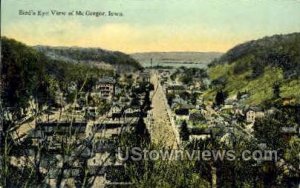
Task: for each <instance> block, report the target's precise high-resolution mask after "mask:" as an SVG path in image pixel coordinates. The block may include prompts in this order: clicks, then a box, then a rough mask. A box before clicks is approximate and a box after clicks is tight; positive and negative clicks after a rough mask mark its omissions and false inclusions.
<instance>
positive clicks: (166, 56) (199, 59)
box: [130, 52, 222, 65]
mask: <svg viewBox="0 0 300 188" xmlns="http://www.w3.org/2000/svg"><path fill="white" fill-rule="evenodd" d="M130 55H131V56H132V57H133V58H134V59H136V60H137V61H139V62H141V63H142V64H143V63H149V62H150V59H151V58H152V60H153V62H155V63H199V64H205V65H207V64H209V63H210V62H211V61H212V60H214V59H215V58H218V57H220V56H221V55H222V53H219V52H145V53H134V54H130Z"/></svg>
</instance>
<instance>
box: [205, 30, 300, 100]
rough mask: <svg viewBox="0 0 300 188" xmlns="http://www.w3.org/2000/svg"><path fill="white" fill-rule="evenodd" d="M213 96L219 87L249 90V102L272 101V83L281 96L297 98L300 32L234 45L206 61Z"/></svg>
mask: <svg viewBox="0 0 300 188" xmlns="http://www.w3.org/2000/svg"><path fill="white" fill-rule="evenodd" d="M208 71H209V75H210V77H211V79H212V80H213V81H212V82H213V84H214V88H213V89H211V90H210V91H209V92H208V93H207V96H209V97H210V98H213V96H214V95H215V93H216V91H217V90H220V89H222V90H223V91H225V92H227V93H228V94H229V96H233V95H236V94H237V93H238V92H244V91H245V92H248V93H250V98H249V99H248V100H247V101H246V103H248V104H260V103H262V102H265V101H274V96H273V95H274V93H273V90H274V87H275V85H278V86H279V89H280V96H281V99H283V100H284V99H287V98H288V99H290V100H294V101H296V102H298V103H299V102H300V79H299V78H300V33H292V34H286V35H274V36H271V37H264V38H262V39H259V40H253V41H249V42H246V43H243V44H240V45H237V46H235V47H234V48H232V49H231V50H229V51H228V52H227V53H225V54H224V55H222V56H221V57H220V58H219V59H216V60H214V61H213V62H212V63H211V64H210V65H209V69H208Z"/></svg>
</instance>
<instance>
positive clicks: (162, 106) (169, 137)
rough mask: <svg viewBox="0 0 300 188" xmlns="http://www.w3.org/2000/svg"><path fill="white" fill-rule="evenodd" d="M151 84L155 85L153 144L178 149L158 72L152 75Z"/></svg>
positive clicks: (152, 127) (151, 133)
mask: <svg viewBox="0 0 300 188" xmlns="http://www.w3.org/2000/svg"><path fill="white" fill-rule="evenodd" d="M150 81H151V83H152V84H153V85H154V91H153V93H152V95H151V97H152V110H151V113H152V118H153V121H152V122H151V124H150V135H151V139H152V141H153V143H155V144H158V146H161V147H164V148H171V149H176V148H178V140H179V139H178V136H176V135H177V134H176V132H175V131H176V130H175V128H174V127H173V126H172V123H171V119H170V115H169V114H168V106H167V103H166V96H165V93H164V91H163V88H162V87H161V85H160V83H159V76H158V75H157V73H156V72H152V73H151V80H150Z"/></svg>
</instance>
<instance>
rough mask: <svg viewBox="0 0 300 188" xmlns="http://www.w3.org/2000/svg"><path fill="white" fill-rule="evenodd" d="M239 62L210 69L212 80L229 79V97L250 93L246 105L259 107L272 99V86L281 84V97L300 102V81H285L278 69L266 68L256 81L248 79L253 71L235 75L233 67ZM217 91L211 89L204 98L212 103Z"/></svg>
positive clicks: (227, 85) (226, 89) (227, 89)
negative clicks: (258, 105)
mask: <svg viewBox="0 0 300 188" xmlns="http://www.w3.org/2000/svg"><path fill="white" fill-rule="evenodd" d="M236 63H238V62H234V63H232V64H223V65H217V66H214V67H211V68H210V69H209V76H210V78H211V79H212V80H214V79H217V78H219V77H221V76H223V77H225V78H226V79H227V84H226V86H225V88H224V90H225V91H227V92H228V93H229V97H230V96H233V95H236V94H237V92H238V91H240V92H242V91H248V92H250V98H249V99H248V100H247V101H246V104H250V105H257V104H260V103H261V102H263V101H266V100H268V99H272V96H273V90H272V86H273V84H274V83H275V82H278V81H279V82H280V83H281V87H280V90H281V97H282V98H285V97H291V98H295V99H296V102H298V103H299V102H300V80H299V79H294V80H285V79H284V78H283V71H282V70H281V69H280V68H276V67H270V66H267V67H265V70H264V74H263V75H261V76H259V77H258V78H256V79H254V80H248V79H246V76H248V75H250V74H251V70H250V69H249V70H247V71H245V72H244V73H242V74H238V75H237V74H234V73H233V67H234V65H235V64H236ZM216 90H217V89H210V90H208V91H207V92H206V93H205V94H204V97H205V99H206V100H208V101H212V100H213V99H214V96H215V94H216Z"/></svg>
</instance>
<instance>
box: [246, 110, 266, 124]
mask: <svg viewBox="0 0 300 188" xmlns="http://www.w3.org/2000/svg"><path fill="white" fill-rule="evenodd" d="M264 116H265V113H264V112H263V111H261V110H260V109H259V108H255V107H253V108H250V109H249V110H248V111H247V113H246V121H247V123H254V122H255V119H256V118H262V117H264Z"/></svg>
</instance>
